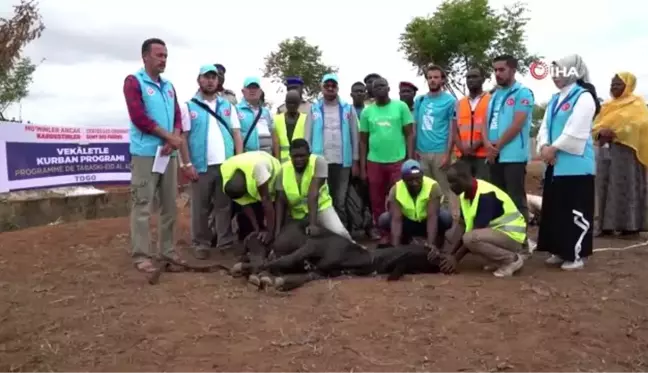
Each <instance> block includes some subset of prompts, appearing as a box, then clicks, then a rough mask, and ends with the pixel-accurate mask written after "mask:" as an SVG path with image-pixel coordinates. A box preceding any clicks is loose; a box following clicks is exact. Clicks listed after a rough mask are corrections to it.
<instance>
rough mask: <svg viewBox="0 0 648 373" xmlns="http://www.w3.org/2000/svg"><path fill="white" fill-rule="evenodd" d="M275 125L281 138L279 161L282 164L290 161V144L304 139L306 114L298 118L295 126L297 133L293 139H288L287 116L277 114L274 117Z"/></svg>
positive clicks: (294, 133)
mask: <svg viewBox="0 0 648 373" xmlns="http://www.w3.org/2000/svg"><path fill="white" fill-rule="evenodd" d="M274 124H275V128H276V131H277V137H278V138H279V158H280V159H279V160H280V161H281V163H284V162H288V161H289V160H290V142H291V141H293V140H295V139H303V138H304V127H305V125H306V114H302V113H299V117H297V124H295V131H294V132H293V135H292V138H291V139H288V130H287V129H286V114H285V113H283V114H277V115H275V117H274Z"/></svg>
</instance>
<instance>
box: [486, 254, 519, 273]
mask: <svg viewBox="0 0 648 373" xmlns="http://www.w3.org/2000/svg"><path fill="white" fill-rule="evenodd" d="M523 265H524V259H522V257H521V256H520V255H517V257H516V259H515V260H514V261H513V262H511V263H509V264H505V265H503V266H501V267H499V268H498V269H497V271H495V272H493V276H495V277H509V276H513V274H514V273H515V272H517V271H519V270H520V268H522V266H523Z"/></svg>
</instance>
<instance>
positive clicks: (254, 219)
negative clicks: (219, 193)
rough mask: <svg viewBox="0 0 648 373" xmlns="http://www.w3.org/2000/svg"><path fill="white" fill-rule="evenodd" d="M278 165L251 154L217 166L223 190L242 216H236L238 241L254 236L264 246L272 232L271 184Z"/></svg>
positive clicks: (262, 155)
mask: <svg viewBox="0 0 648 373" xmlns="http://www.w3.org/2000/svg"><path fill="white" fill-rule="evenodd" d="M280 169H281V164H280V163H279V160H277V159H276V158H275V157H273V156H271V155H270V154H268V153H266V152H264V151H251V152H247V153H243V154H238V155H235V156H233V157H231V158H228V159H227V160H225V162H223V164H222V165H221V174H222V175H223V190H224V192H225V194H227V196H228V197H229V198H231V199H233V200H234V202H236V203H237V204H238V205H239V206H240V208H241V209H242V212H243V214H238V215H237V222H238V228H239V231H238V234H239V240H241V241H243V240H244V239H245V238H246V237H247V236H248V235H249V234H250V233H253V232H256V233H258V235H259V237H260V238H261V241H262V242H264V243H265V244H268V243H270V242H272V240H273V239H274V232H275V209H274V204H273V203H274V197H275V180H276V178H277V174H279V170H280Z"/></svg>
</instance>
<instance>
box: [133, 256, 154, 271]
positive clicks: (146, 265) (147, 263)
mask: <svg viewBox="0 0 648 373" xmlns="http://www.w3.org/2000/svg"><path fill="white" fill-rule="evenodd" d="M135 269H137V270H138V271H140V272H142V273H153V272H155V271H157V267H155V265H154V264H153V262H152V261H151V260H150V259H146V260H142V261H141V262H138V263H135Z"/></svg>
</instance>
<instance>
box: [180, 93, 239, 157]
mask: <svg viewBox="0 0 648 373" xmlns="http://www.w3.org/2000/svg"><path fill="white" fill-rule="evenodd" d="M203 102H204V103H205V105H207V106H208V107H209V108H210V109H212V111H216V100H214V101H207V100H203ZM198 110H203V109H201V108H199V109H198ZM231 110H232V113H231V115H230V124H231V126H232V127H231V129H232V130H234V129H240V128H241V123H240V122H239V118H238V114H237V113H236V107H234V105H231ZM181 112H182V131H184V132H189V131H191V113H189V106H188V105H183V106H182V107H181ZM207 117H208V118H209V122H208V124H207V165H209V166H212V165H217V164H221V163H223V162H225V141H224V140H223V133H222V132H221V126H222V124H220V123H219V122H218V121H217V120H216V118H214V116H213V115H211V114H209V113H207ZM191 151H192V150H191V149H189V153H191Z"/></svg>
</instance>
